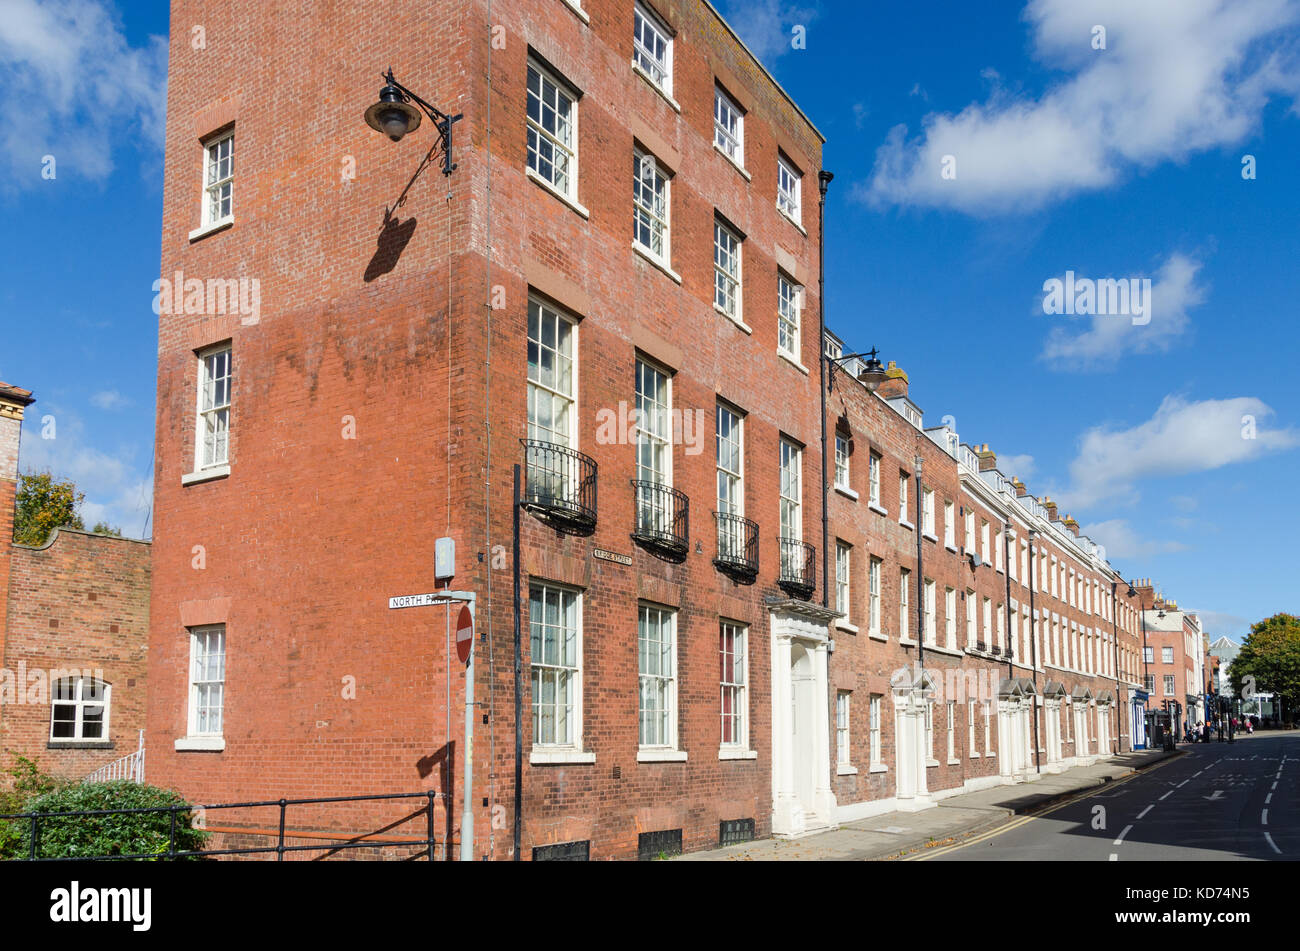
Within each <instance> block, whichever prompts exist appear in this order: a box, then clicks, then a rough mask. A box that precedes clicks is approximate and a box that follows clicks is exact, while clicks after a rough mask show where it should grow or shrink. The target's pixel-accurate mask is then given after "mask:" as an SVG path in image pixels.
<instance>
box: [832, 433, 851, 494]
mask: <svg viewBox="0 0 1300 951" xmlns="http://www.w3.org/2000/svg"><path fill="white" fill-rule="evenodd" d="M835 488H837V489H848V488H849V437H848V436H842V435H840V434H839V433H836V434H835Z"/></svg>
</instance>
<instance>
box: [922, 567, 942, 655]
mask: <svg viewBox="0 0 1300 951" xmlns="http://www.w3.org/2000/svg"><path fill="white" fill-rule="evenodd" d="M923 590H924V597H925V601H924V603H925V643H926V646H928V647H936V646H938V640H937V638H938V636H939V635H938V629H937V623H936V621H935V611H936V608H937V604H936V603H935V602H936V599H937V597H938V585H937V584H936V582H935V580H934V579H933V578H926V579H924V589H923Z"/></svg>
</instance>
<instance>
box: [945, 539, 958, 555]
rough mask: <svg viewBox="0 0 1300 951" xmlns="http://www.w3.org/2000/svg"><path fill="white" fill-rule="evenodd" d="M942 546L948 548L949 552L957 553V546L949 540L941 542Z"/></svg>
mask: <svg viewBox="0 0 1300 951" xmlns="http://www.w3.org/2000/svg"><path fill="white" fill-rule="evenodd" d="M943 547H944V548H946V549H948V550H949V551H950V552H952V553H953V554H954V555H955V554H957V546H956V545H954V544H952V543H951V542H944V543H943Z"/></svg>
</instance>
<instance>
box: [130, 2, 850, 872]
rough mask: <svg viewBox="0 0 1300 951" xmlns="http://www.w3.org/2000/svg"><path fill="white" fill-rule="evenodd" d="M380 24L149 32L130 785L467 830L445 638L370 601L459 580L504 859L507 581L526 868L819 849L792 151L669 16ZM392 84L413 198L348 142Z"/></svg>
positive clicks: (176, 18)
mask: <svg viewBox="0 0 1300 951" xmlns="http://www.w3.org/2000/svg"><path fill="white" fill-rule="evenodd" d="M376 6H377V5H375V4H365V5H353V6H347V5H336V6H333V7H330V8H328V9H320V10H317V11H315V12H314V15H313V16H312V17H311V18H309V19H307V18H301V17H296V16H295V17H292V18H285V17H282V16H280V15H278V14H277V13H275V12H274V11H273V9H272V8H271V7H270V6H269V5H266V4H261V3H235V4H230V3H215V2H211V0H181V2H176V3H173V4H172V29H171V37H172V45H171V56H170V66H169V70H170V75H169V85H168V128H167V141H166V156H167V158H166V184H165V211H164V225H163V266H162V275H163V279H164V281H166V282H167V283H166V284H163V285H160V307H159V309H160V311H161V313H160V326H159V383H158V427H157V451H158V457H157V458H158V463H157V486H156V508H155V512H156V514H155V525H156V528H155V536H154V539H155V544H154V587H153V601H152V605H153V612H152V632H151V661H152V664H153V668H152V671H151V679H150V703H149V726H148V749H149V751H150V752H149V755H150V769H151V777H153V778H156V779H158V780H159V781H161V782H163V783H164V784H166V785H169V786H173V787H175V788H177V789H179V790H180V791H182V792H183V793H185V794H186V795H189V796H191V797H194V798H198V799H201V800H204V801H208V802H213V801H229V800H235V799H244V798H258V799H264V798H268V797H271V798H275V797H280V796H287V797H305V796H313V795H331V796H338V795H349V794H356V795H361V794H368V793H383V792H390V791H395V790H420V789H435V790H438V791H439V792H441V793H444V794H445V796H446V798H445V799H444V800H443V802H444V805H446V806H450V807H451V808H450V809H449V810H448V812H447V814H446V815H445V816H444V819H445V822H446V828H448V829H459V828H461V824H462V822H463V821H464V820H465V818H466V817H465V816H463V815H461V810H460V797H461V796H462V795H463V789H462V788H461V786H460V782H461V780H460V772H461V769H462V767H463V765H464V761H465V757H466V756H467V754H468V752H469V751H468V750H467V749H466V748H465V743H464V741H463V739H462V738H463V736H464V728H465V724H464V720H463V715H464V714H463V711H464V709H465V706H464V695H463V692H462V691H463V684H464V675H463V673H462V670H463V668H462V666H461V665H460V664H459V662H458V661H457V660H456V659H455V656H454V649H453V647H452V642H451V637H450V625H451V624H453V623H454V618H449V615H450V613H451V612H450V611H449V610H448V609H447V608H445V607H421V608H413V609H408V610H397V609H393V608H391V607H390V602H389V598H390V597H396V596H402V595H407V594H416V593H431V592H435V591H436V590H438V589H440V588H447V589H455V590H458V591H469V592H473V593H475V595H476V597H477V605H476V623H477V631H478V638H477V650H476V659H475V668H474V669H475V694H474V699H475V703H476V707H475V708H474V715H473V717H472V724H471V727H472V732H473V743H472V751H473V760H472V762H473V797H472V800H471V802H470V816H469V817H468V818H469V823H470V826H469V827H470V828H471V829H472V837H473V855H474V857H476V858H479V857H481V858H492V859H505V858H508V857H510V856H511V853H512V819H511V817H512V814H513V811H514V805H515V790H514V777H513V772H514V755H515V744H514V714H515V709H514V691H515V685H516V679H515V667H514V665H515V656H514V650H513V639H514V637H515V627H514V626H515V606H516V604H515V600H514V597H513V584H514V569H515V567H516V565H517V567H518V569H519V574H520V583H521V596H520V607H521V615H522V616H521V618H520V622H519V623H520V636H521V640H522V656H521V674H522V677H521V689H522V694H523V705H522V709H521V711H520V712H521V714H522V721H523V733H524V745H523V751H522V756H523V787H522V793H521V796H522V802H521V806H522V816H523V824H522V853H523V857H525V858H529V857H533V856H534V850H539V849H546V848H547V847H548V846H553V847H559V848H558V849H557V851H564V850H566V849H567V850H569V851H576V852H586V853H587V854H590V856H591V857H593V858H609V857H624V856H634V855H637V854H638V852H642V853H646V852H649V853H651V854H657V852H659V851H672V850H673V849H675V848H677V847H678V844H679V842H680V846H681V847H684V848H687V849H691V848H700V847H704V846H709V845H715V844H716V843H717V842H718V841H719V838H720V836H722V835H724V834H725V835H728V836H732V835H739V836H743V835H748V834H756V835H766V834H768V833H769V832H772V831H778V832H797V831H802V830H804V829H808V828H814V827H816V826H818V825H829V824H831V823H832V822H833V821H834V813H835V806H834V801H833V794H832V790H831V786H830V769H831V765H830V761H829V755H830V754H829V750H828V737H829V735H830V723H829V720H828V710H827V705H826V703H825V702H824V701H825V698H826V697H827V696H828V688H827V681H826V676H827V675H826V670H827V668H826V657H827V646H828V642H829V632H828V629H827V624H828V621H829V620H830V617H831V613H830V612H828V611H826V610H825V609H824V608H819V607H817V606H816V605H815V604H813V603H812V601H811V599H812V597H813V595H815V594H816V592H817V581H818V579H817V577H816V571H817V570H818V566H817V565H816V561H817V560H819V557H818V556H817V548H818V547H819V545H818V543H819V542H820V530H819V525H820V523H821V520H822V510H821V493H820V492H819V491H818V485H819V479H820V472H821V464H822V463H821V450H820V440H821V434H820V425H821V419H820V410H819V401H818V370H819V367H818V363H817V361H818V355H819V349H818V345H819V338H820V332H819V320H820V313H819V312H820V301H819V299H818V284H819V270H818V269H819V246H818V235H819V232H820V226H821V221H820V208H819V202H818V192H819V187H818V186H819V172H820V170H821V168H820V162H821V146H822V141H823V140H822V137H821V135H820V134H819V133H818V132H817V130H816V129H815V128H814V127H813V126H812V124H811V123H810V122H809V120H808V119H807V117H806V116H804V114H803V113H802V112H801V111H800V110H799V109H798V107H797V106H796V105H795V104H794V103H793V102H792V101H791V100H790V99H789V97H788V96H787V95H786V94H785V93H784V92H783V91H782V90H781V89H780V87H779V86H777V84H776V83H775V82H774V81H773V80H772V78H771V77H770V76H769V75H768V74H767V73H766V72H765V71H764V70H763V68H762V66H761V65H760V64H759V63H758V62H757V60H756V59H754V57H753V56H752V55H751V54H750V53H749V52H748V51H747V50H746V49H745V48H744V47H743V45H742V44H741V43H740V42H739V40H738V39H737V38H736V37H735V36H734V34H733V33H732V32H731V31H730V29H729V28H728V27H727V26H726V24H725V23H724V22H723V21H722V20H721V19H720V18H719V17H718V15H717V13H716V12H715V11H714V10H713V9H712V8H711V7H710V6H709V5H708V4H705V3H697V2H688V0H656V2H654V3H653V4H647V3H640V2H635V0H582V2H581V3H579V2H578V0H545V2H536V0H533V2H528V3H524V2H495V3H493V4H492V6H491V19H489V16H488V6H487V4H486V3H483V2H474V3H469V4H465V3H450V2H432V0H421V2H416V3H407V4H403V5H393V4H383V5H378V6H379V7H380V9H376ZM377 24H381V25H382V28H381V29H379V32H378V34H377V32H376V28H377ZM196 26H202V27H203V34H204V37H205V42H204V43H203V44H202V47H201V48H197V47H196V45H195V44H196V41H195V39H194V37H195V35H196V34H195V30H194V28H195V27H196ZM377 35H378V36H382V42H378V41H377ZM270 63H273V64H275V65H274V68H268V64H270ZM389 65H391V66H392V67H393V68H394V70H395V73H396V76H397V78H398V79H399V80H400V82H401V83H403V84H405V85H406V86H407V87H409V88H410V89H412V90H414V91H416V92H418V93H419V94H420V95H421V96H422V97H424V98H425V99H427V100H430V101H431V102H432V103H434V104H435V105H437V106H438V107H439V108H440V109H443V110H445V111H446V112H448V113H452V114H463V118H462V119H460V120H459V121H458V122H456V124H455V125H454V126H453V131H454V142H455V146H454V162H455V164H456V168H455V171H454V172H452V173H451V174H450V175H449V176H444V175H443V174H441V171H442V169H441V167H440V161H439V160H438V158H437V157H435V159H434V161H433V163H432V164H430V165H429V166H428V167H425V168H423V169H421V159H422V158H424V156H425V153H426V151H427V150H428V149H429V148H430V146H431V145H433V143H434V142H435V140H436V138H437V136H436V133H435V130H434V129H432V128H430V126H432V125H433V122H432V120H429V119H426V120H425V124H424V127H423V128H421V129H419V130H417V131H415V132H413V133H412V134H411V135H410V136H409V137H408V138H405V139H403V140H402V141H400V142H399V143H397V144H394V142H392V141H389V139H388V138H386V137H385V136H383V135H378V134H376V133H375V132H374V131H372V130H371V129H370V128H368V127H367V125H366V123H365V122H363V120H362V112H363V111H364V110H365V108H366V107H367V106H369V105H370V104H371V102H373V101H374V99H375V93H376V90H377V89H378V88H379V86H380V85H381V83H380V82H379V73H380V70H381V69H384V68H386V67H388V66H389ZM214 289H215V292H216V294H217V296H216V298H214ZM173 290H174V291H175V292H176V293H171V291H173ZM191 291H193V292H194V293H191ZM182 292H183V293H182ZM226 292H229V293H230V294H237V298H238V306H235V305H234V304H233V303H232V302H231V301H232V298H230V297H226V298H222V297H221V295H222V294H223V293H226ZM634 413H635V414H639V415H635V416H634V415H633V414H634ZM719 429H721V432H719ZM516 465H520V466H522V467H523V469H524V494H525V497H526V501H527V502H528V509H527V511H526V512H523V513H522V527H521V538H520V543H519V552H520V554H519V558H518V561H517V562H516V560H515V558H514V557H513V553H512V548H513V545H512V523H513V516H514V512H515V506H513V505H512V500H511V485H512V470H513V467H514V466H516ZM440 537H447V538H450V539H453V540H454V542H455V564H454V572H453V574H452V576H451V577H447V578H440V577H438V573H437V571H436V567H435V561H436V556H437V552H436V550H435V549H436V542H437V540H438V539H439V538H440ZM720 672H721V674H720ZM792 709H794V710H796V711H798V715H797V717H796V718H794V721H793V722H791V720H790V717H788V716H787V715H786V713H785V712H786V711H790V710H792ZM774 710H776V711H778V712H779V716H780V717H781V718H782V722H781V725H780V729H779V730H778V731H776V733H775V738H774V730H773V722H772V718H773V711H774ZM388 818H389V813H386V812H383V811H382V810H378V809H376V811H374V812H373V813H370V814H364V815H362V814H354V815H352V816H351V817H348V818H329V817H326V816H324V815H321V816H317V817H315V818H314V819H311V820H310V821H308V820H306V819H304V820H303V821H302V823H301V824H300V825H298V826H297V831H298V832H299V833H300V834H302V835H303V837H304V838H305V837H307V834H308V833H313V834H316V833H319V834H321V836H324V835H347V834H352V833H355V832H364V831H371V830H374V829H376V828H378V827H379V826H381V825H383V824H384V822H385V820H386V819H388ZM724 824H726V825H725V828H724ZM263 825H265V824H263ZM255 826H256V824H255V823H254V824H252V825H246V826H243V827H239V826H238V824H236V823H234V822H233V821H232V822H231V823H230V828H232V829H234V828H242V831H244V832H248V831H250V830H251V831H254V832H256V831H264V830H262V829H261V828H260V827H258V828H255ZM440 828H442V826H440ZM448 837H449V838H453V839H455V838H458V837H459V834H458V833H457V832H451V833H449V836H448ZM575 843H576V845H575ZM453 851H454V849H453ZM548 854H550V853H548V852H539V853H538V855H539V856H545V855H548Z"/></svg>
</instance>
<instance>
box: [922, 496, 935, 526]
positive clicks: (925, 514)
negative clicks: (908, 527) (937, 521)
mask: <svg viewBox="0 0 1300 951" xmlns="http://www.w3.org/2000/svg"><path fill="white" fill-rule="evenodd" d="M921 531H922V532H923V533H925V534H926V535H929V536H930V537H931V538H933V537H934V489H927V488H925V487H924V486H922V487H921Z"/></svg>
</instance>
